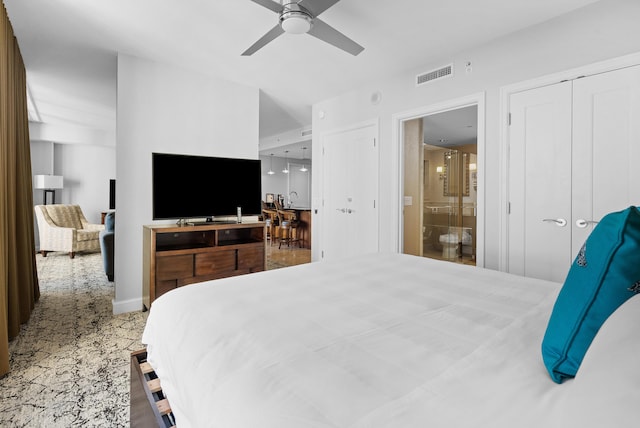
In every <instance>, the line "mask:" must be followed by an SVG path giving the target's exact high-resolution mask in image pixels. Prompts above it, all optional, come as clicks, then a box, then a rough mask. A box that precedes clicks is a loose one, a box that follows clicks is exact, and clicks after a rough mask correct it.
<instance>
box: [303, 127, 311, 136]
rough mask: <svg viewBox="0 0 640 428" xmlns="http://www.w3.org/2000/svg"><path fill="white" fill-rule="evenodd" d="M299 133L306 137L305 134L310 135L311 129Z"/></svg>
mask: <svg viewBox="0 0 640 428" xmlns="http://www.w3.org/2000/svg"><path fill="white" fill-rule="evenodd" d="M301 135H302V136H303V137H307V136H309V135H311V129H307V130H306V131H302V133H301Z"/></svg>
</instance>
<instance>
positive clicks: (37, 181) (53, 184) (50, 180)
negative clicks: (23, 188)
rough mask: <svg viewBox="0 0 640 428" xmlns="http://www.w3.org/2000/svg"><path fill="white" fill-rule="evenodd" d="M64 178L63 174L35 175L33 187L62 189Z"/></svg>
mask: <svg viewBox="0 0 640 428" xmlns="http://www.w3.org/2000/svg"><path fill="white" fill-rule="evenodd" d="M63 183H64V180H63V178H62V176H61V175H34V176H33V187H35V188H36V189H62V188H63Z"/></svg>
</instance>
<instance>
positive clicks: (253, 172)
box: [152, 153, 262, 220]
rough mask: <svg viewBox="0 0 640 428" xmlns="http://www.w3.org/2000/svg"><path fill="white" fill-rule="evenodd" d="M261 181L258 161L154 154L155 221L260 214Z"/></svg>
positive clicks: (153, 189)
mask: <svg viewBox="0 0 640 428" xmlns="http://www.w3.org/2000/svg"><path fill="white" fill-rule="evenodd" d="M261 180H262V173H261V165H260V160H258V159H234V158H221V157H210V156H193V155H178V154H169V153H153V154H152V193H153V219H154V220H169V219H192V218H202V217H222V216H234V217H235V216H236V213H237V208H238V207H240V208H241V210H242V215H243V216H244V215H258V214H261V212H262V204H261V195H262V181H261Z"/></svg>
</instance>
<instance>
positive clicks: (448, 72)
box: [416, 64, 453, 86]
mask: <svg viewBox="0 0 640 428" xmlns="http://www.w3.org/2000/svg"><path fill="white" fill-rule="evenodd" d="M451 76H453V64H449V65H446V66H444V67H441V68H438V69H437V70H431V71H427V72H426V73H422V74H419V75H418V76H416V86H419V85H423V84H425V83H428V82H433V81H434V80H439V79H444V78H447V77H451Z"/></svg>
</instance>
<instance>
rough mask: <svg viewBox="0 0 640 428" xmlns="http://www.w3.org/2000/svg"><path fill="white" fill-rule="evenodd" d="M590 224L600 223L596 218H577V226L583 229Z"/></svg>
mask: <svg viewBox="0 0 640 428" xmlns="http://www.w3.org/2000/svg"><path fill="white" fill-rule="evenodd" d="M590 224H598V222H597V221H594V220H585V219H583V218H579V219H577V220H576V226H578V227H579V228H581V229H584V228H585V227H587V226H588V225H590Z"/></svg>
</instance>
